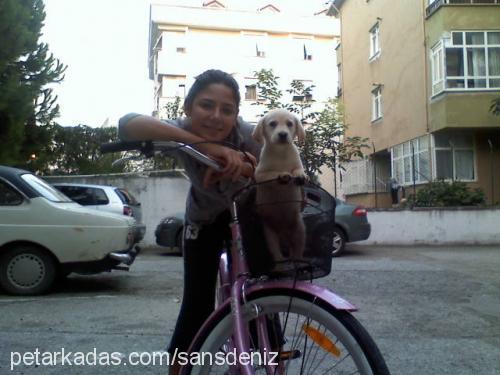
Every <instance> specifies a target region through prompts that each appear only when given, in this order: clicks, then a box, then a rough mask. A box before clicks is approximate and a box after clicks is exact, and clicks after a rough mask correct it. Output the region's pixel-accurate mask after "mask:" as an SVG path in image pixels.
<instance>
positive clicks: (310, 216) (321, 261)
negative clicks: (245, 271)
mask: <svg viewBox="0 0 500 375" xmlns="http://www.w3.org/2000/svg"><path fill="white" fill-rule="evenodd" d="M303 189H304V193H305V197H306V202H305V207H304V209H303V211H302V218H303V220H304V224H305V228H306V243H305V249H304V258H305V260H306V262H292V261H287V262H285V263H288V264H280V265H279V266H278V267H277V265H276V264H275V263H274V260H273V257H272V255H271V253H270V251H269V249H268V246H267V243H266V238H265V235H264V231H263V224H262V221H261V218H260V217H259V214H258V213H257V206H256V203H255V198H256V186H255V185H254V186H252V187H250V188H248V189H247V190H246V191H245V192H243V193H242V194H240V195H239V197H238V199H237V204H238V217H239V221H240V226H241V234H242V242H243V248H244V250H245V255H246V259H247V263H248V266H249V269H250V272H251V274H252V276H254V277H258V276H263V275H267V276H270V277H273V278H274V277H277V278H283V277H293V278H297V279H299V280H309V279H315V278H319V277H323V276H326V275H328V274H329V273H330V271H331V266H332V255H331V254H332V245H333V235H334V233H333V228H334V226H335V206H336V201H335V198H334V197H332V196H331V195H330V194H329V193H328V192H327V191H326V190H324V189H322V188H320V187H319V186H316V185H313V184H311V183H308V182H306V184H305V185H304V186H303ZM275 209H277V210H279V209H280V207H279V204H276V206H275ZM281 250H282V254H283V255H285V256H287V249H281ZM280 263H282V262H280Z"/></svg>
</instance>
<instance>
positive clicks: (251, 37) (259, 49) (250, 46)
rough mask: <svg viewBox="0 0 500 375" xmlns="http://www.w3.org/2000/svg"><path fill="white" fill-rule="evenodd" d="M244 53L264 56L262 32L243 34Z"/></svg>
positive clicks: (264, 43) (263, 36)
mask: <svg viewBox="0 0 500 375" xmlns="http://www.w3.org/2000/svg"><path fill="white" fill-rule="evenodd" d="M243 35H244V44H245V48H243V51H244V54H245V55H247V56H256V57H266V51H267V48H266V35H264V34H243Z"/></svg>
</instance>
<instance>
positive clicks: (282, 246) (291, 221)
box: [253, 109, 306, 262]
mask: <svg viewBox="0 0 500 375" xmlns="http://www.w3.org/2000/svg"><path fill="white" fill-rule="evenodd" d="M253 137H254V139H255V140H256V141H257V142H259V143H262V144H263V147H262V150H261V154H260V160H259V164H258V165H257V168H256V170H255V180H256V182H257V183H258V185H257V192H256V205H257V213H258V215H259V216H260V217H261V219H262V222H263V226H264V234H265V237H266V242H267V246H268V248H269V250H270V252H271V254H272V256H273V258H274V260H275V261H276V262H279V261H283V260H285V259H286V258H285V257H284V256H283V254H282V250H287V251H288V254H289V257H290V259H292V260H301V259H303V253H304V245H305V226H304V222H303V220H302V215H301V211H302V207H303V203H302V202H303V199H304V197H303V195H304V194H303V189H302V186H301V184H300V183H297V181H299V182H300V181H301V182H302V183H303V182H304V181H305V178H306V176H305V173H304V168H303V167H302V162H301V160H300V156H299V151H298V149H297V147H296V146H295V144H294V143H293V140H294V138H295V137H297V138H298V140H299V141H303V140H304V138H305V132H304V128H303V127H302V124H301V123H300V121H299V119H298V118H297V117H296V116H295V115H293V114H292V113H290V112H289V111H287V110H285V109H274V110H271V111H269V112H268V113H267V114H266V115H265V116H264V117H263V118H262V119H261V120H260V121H259V123H258V124H257V127H256V128H255V130H254V132H253ZM292 177H299V179H298V180H297V179H294V180H292ZM269 180H274V181H272V182H267V183H264V182H265V181H269Z"/></svg>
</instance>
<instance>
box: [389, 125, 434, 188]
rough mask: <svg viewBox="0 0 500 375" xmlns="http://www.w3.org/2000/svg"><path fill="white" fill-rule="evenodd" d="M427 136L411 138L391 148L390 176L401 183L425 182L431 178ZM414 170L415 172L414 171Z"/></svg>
mask: <svg viewBox="0 0 500 375" xmlns="http://www.w3.org/2000/svg"><path fill="white" fill-rule="evenodd" d="M429 155H430V153H429V136H427V135H424V136H422V137H419V138H416V139H412V140H411V141H408V142H405V143H402V144H399V145H397V146H394V147H393V148H392V149H391V168H392V177H393V178H395V179H396V180H397V181H398V182H399V183H400V184H401V185H410V184H413V179H414V178H415V182H416V183H422V182H427V181H429V180H430V179H431V173H430V159H429ZM414 171H415V173H414Z"/></svg>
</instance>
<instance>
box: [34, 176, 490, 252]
mask: <svg viewBox="0 0 500 375" xmlns="http://www.w3.org/2000/svg"><path fill="white" fill-rule="evenodd" d="M44 178H45V179H46V180H47V181H48V182H49V183H50V182H56V181H57V182H75V183H87V184H99V185H113V186H118V187H124V188H126V189H128V190H129V191H130V192H131V193H132V194H133V195H134V196H135V197H136V198H137V199H138V200H139V202H141V205H142V216H143V221H144V224H145V225H146V236H145V238H144V240H143V241H142V245H143V246H154V245H156V239H155V236H154V231H155V229H156V226H157V225H158V223H159V222H160V220H161V219H163V218H164V217H166V216H169V215H172V214H174V213H176V212H180V211H184V207H185V202H186V196H187V192H188V189H189V181H188V180H187V178H186V177H185V176H184V174H183V173H182V172H180V171H159V172H158V171H157V172H149V173H148V172H144V173H141V174H125V173H124V174H111V175H92V176H57V177H44ZM368 220H369V222H370V224H371V226H372V233H371V235H370V238H369V239H368V240H366V241H360V242H356V244H360V245H362V244H366V245H375V244H377V245H414V244H422V245H424V244H425V245H440V244H454V243H456V244H484V245H487V244H490V245H491V244H499V245H500V229H499V228H500V208H491V209H490V208H457V209H415V210H411V211H410V210H373V211H370V212H369V213H368Z"/></svg>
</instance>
